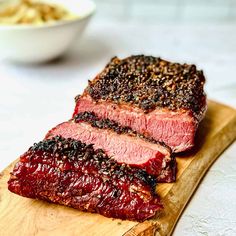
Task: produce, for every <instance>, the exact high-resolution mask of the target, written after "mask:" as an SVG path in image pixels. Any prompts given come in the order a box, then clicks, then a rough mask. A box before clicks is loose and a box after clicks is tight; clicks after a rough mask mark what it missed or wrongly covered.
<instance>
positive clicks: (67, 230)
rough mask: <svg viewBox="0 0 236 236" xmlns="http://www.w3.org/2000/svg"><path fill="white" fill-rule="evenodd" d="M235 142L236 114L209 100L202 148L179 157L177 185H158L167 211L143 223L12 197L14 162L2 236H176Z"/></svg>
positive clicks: (0, 213)
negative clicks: (173, 234)
mask: <svg viewBox="0 0 236 236" xmlns="http://www.w3.org/2000/svg"><path fill="white" fill-rule="evenodd" d="M235 138H236V110H234V109H232V108H230V107H227V106H224V105H221V104H219V103H216V102H212V101H209V103H208V111H207V114H206V118H205V119H204V121H203V122H202V123H201V125H200V128H199V132H198V133H197V136H196V148H195V149H194V150H193V151H192V152H191V153H190V152H189V153H186V154H185V155H182V156H181V157H178V158H177V162H178V175H177V181H176V183H173V184H159V185H158V187H157V191H158V193H159V194H160V196H161V197H162V200H163V203H164V207H165V210H164V211H163V212H162V213H161V214H160V215H158V216H156V217H155V218H153V219H152V220H150V221H145V222H143V223H137V222H131V221H121V220H114V219H109V218H106V217H103V216H100V215H98V214H90V213H84V212H80V211H78V210H74V209H71V208H69V207H64V206H59V205H55V204H50V203H46V202H43V201H38V200H31V199H27V198H23V197H20V196H17V195H15V194H13V193H10V192H9V191H8V190H7V181H8V178H9V172H10V171H11V170H12V168H13V165H14V163H13V164H12V165H10V166H9V167H7V168H6V169H5V170H4V171H3V172H2V173H1V175H0V235H1V236H11V235H14V236H16V235H24V236H28V235H29V236H32V235H57V236H59V235H63V236H66V235H78V236H118V235H119V236H121V235H123V236H145V235H154V234H156V235H162V236H164V235H170V234H171V232H172V231H173V229H174V226H175V224H176V223H177V221H178V218H179V217H180V215H181V213H182V211H183V209H184V207H185V206H186V204H187V203H188V201H189V199H190V197H191V196H192V194H193V193H194V191H195V189H196V187H197V186H198V184H199V183H200V181H201V179H202V178H203V176H204V174H205V173H206V171H207V170H208V169H209V167H210V166H211V165H212V163H213V162H214V161H215V160H216V159H217V157H218V156H219V155H220V154H221V153H222V152H223V151H224V150H225V149H226V148H227V146H229V145H230V143H232V141H234V140H235Z"/></svg>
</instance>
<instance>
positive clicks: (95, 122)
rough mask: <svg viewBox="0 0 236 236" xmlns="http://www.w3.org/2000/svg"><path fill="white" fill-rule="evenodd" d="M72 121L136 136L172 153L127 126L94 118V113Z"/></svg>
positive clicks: (81, 114) (87, 113) (164, 145)
mask: <svg viewBox="0 0 236 236" xmlns="http://www.w3.org/2000/svg"><path fill="white" fill-rule="evenodd" d="M73 120H74V121H75V122H76V123H79V122H81V121H83V122H86V123H89V124H90V125H91V126H92V127H96V128H99V129H109V130H112V131H114V132H116V133H117V134H128V135H130V136H136V137H139V138H142V139H144V140H146V141H148V142H151V143H155V144H160V145H162V146H163V147H165V148H166V149H168V150H169V152H170V153H172V151H171V148H170V147H169V146H167V145H166V144H165V143H164V142H159V141H157V140H154V139H153V138H151V137H146V136H144V135H142V134H140V133H138V132H136V131H134V130H132V129H131V128H130V127H128V126H121V125H120V124H118V123H117V122H115V121H113V120H109V119H100V118H99V117H98V116H96V114H95V113H94V112H87V111H85V112H81V113H78V114H77V115H75V117H74V118H73Z"/></svg>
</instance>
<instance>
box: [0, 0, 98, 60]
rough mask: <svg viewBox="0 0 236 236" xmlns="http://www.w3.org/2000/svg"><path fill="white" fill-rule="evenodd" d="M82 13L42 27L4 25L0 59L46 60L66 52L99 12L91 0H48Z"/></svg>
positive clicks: (0, 29) (0, 42) (73, 11)
mask: <svg viewBox="0 0 236 236" xmlns="http://www.w3.org/2000/svg"><path fill="white" fill-rule="evenodd" d="M46 2H49V3H50V2H53V3H58V4H60V5H62V6H64V7H65V8H66V9H68V10H69V11H70V12H72V13H73V14H75V15H76V16H79V17H78V18H75V19H72V20H68V21H61V22H60V21H58V22H55V23H52V24H45V25H42V26H35V25H9V26H5V25H4V26H3V25H0V58H4V59H7V60H10V61H15V62H21V63H42V62H46V61H50V60H52V59H55V58H57V57H59V56H61V55H63V54H64V53H65V52H66V50H67V49H68V48H69V47H70V46H71V45H72V43H73V41H74V40H75V39H76V38H77V37H80V36H81V35H82V33H83V30H84V29H85V27H86V25H87V24H88V22H89V19H90V17H91V16H92V15H93V13H94V12H95V8H96V7H95V4H94V3H93V2H92V1H91V0H47V1H46Z"/></svg>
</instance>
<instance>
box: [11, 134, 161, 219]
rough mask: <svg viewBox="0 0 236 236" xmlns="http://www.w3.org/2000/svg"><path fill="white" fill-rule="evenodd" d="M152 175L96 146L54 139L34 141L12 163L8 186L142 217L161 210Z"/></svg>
mask: <svg viewBox="0 0 236 236" xmlns="http://www.w3.org/2000/svg"><path fill="white" fill-rule="evenodd" d="M155 187H156V181H155V179H154V178H153V177H151V176H149V175H147V174H146V172H144V171H141V170H139V169H136V168H130V167H128V166H126V165H124V164H123V165H119V164H117V162H115V161H114V160H113V159H111V158H108V157H107V155H106V154H105V153H104V152H103V151H102V150H101V149H100V150H94V149H93V147H92V145H86V144H84V143H81V142H79V141H76V140H73V139H64V138H62V137H59V136H57V137H54V138H52V139H48V140H44V141H42V142H39V143H37V144H34V145H33V146H32V147H31V148H30V149H29V150H28V151H27V152H26V153H25V154H24V155H22V156H21V157H20V161H19V162H18V163H17V164H16V165H15V167H14V169H13V171H12V173H11V177H10V180H9V181H8V189H9V190H10V191H11V192H13V193H16V194H18V195H21V196H23V197H28V198H36V199H42V200H46V201H49V202H54V203H59V204H63V205H66V206H70V207H73V208H76V209H79V210H83V211H89V212H97V213H99V214H101V215H104V216H107V217H114V218H120V219H128V220H135V221H143V220H145V219H148V218H150V217H152V216H154V215H155V214H156V212H158V211H160V210H161V209H162V204H161V203H160V199H159V197H158V196H157V194H156V193H155Z"/></svg>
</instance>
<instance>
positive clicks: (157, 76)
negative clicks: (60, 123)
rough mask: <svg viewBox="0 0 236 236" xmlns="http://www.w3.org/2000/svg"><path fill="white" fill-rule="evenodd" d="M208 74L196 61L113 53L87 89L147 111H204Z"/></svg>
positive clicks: (99, 97) (96, 96) (97, 96)
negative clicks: (177, 61) (195, 63)
mask: <svg viewBox="0 0 236 236" xmlns="http://www.w3.org/2000/svg"><path fill="white" fill-rule="evenodd" d="M204 83H205V77H204V75H203V72H202V71H201V70H197V69H196V66H195V65H188V64H179V63H172V62H168V61H165V60H163V59H161V58H158V57H153V56H144V55H137V56H130V57H128V58H125V59H123V60H121V59H119V58H117V57H114V58H112V59H111V61H110V63H109V64H107V66H106V67H105V69H104V70H103V71H102V72H101V73H100V74H99V75H98V76H97V77H96V78H95V79H94V80H92V81H89V86H88V87H87V89H86V91H87V92H88V93H89V94H90V96H91V97H92V98H93V99H94V100H95V101H99V100H105V101H112V102H115V103H117V104H122V103H127V104H132V105H135V106H137V107H139V108H141V109H142V110H143V111H144V112H145V113H148V112H150V111H153V110H154V109H156V108H158V107H159V108H168V109H170V110H173V111H174V110H178V109H186V110H191V111H192V112H193V114H194V115H196V116H197V114H199V113H201V112H202V108H203V107H204V106H205V103H206V99H205V93H204V90H203V86H204Z"/></svg>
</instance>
